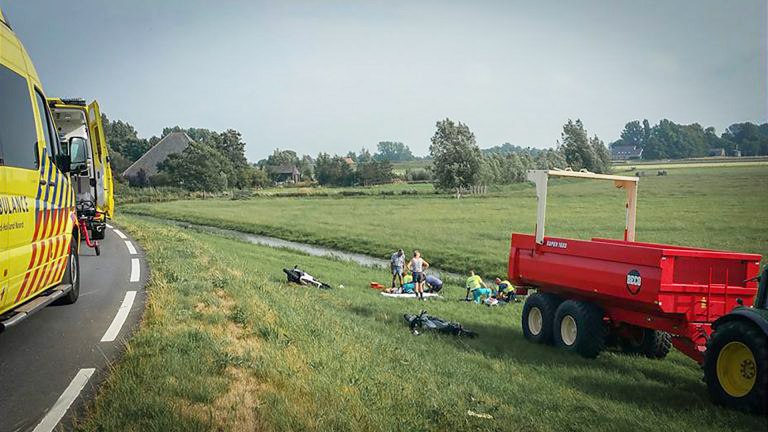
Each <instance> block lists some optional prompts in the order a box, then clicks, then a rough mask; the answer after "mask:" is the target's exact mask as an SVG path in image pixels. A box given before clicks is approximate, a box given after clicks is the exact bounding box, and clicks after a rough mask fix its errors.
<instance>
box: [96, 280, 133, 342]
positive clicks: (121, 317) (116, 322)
mask: <svg viewBox="0 0 768 432" xmlns="http://www.w3.org/2000/svg"><path fill="white" fill-rule="evenodd" d="M135 298H136V291H126V293H125V298H124V299H123V304H121V305H120V309H118V310H117V314H116V315H115V319H113V320H112V324H110V325H109V328H108V329H107V332H106V333H104V337H103V338H101V341H102V342H112V341H114V340H115V339H116V338H117V334H118V333H120V329H121V328H123V324H125V319H126V318H128V312H130V311H131V306H133V300H134V299H135Z"/></svg>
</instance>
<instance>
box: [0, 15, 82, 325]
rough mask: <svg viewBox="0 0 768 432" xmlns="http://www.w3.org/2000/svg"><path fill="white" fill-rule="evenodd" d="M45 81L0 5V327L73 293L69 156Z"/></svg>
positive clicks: (75, 237)
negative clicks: (63, 148)
mask: <svg viewBox="0 0 768 432" xmlns="http://www.w3.org/2000/svg"><path fill="white" fill-rule="evenodd" d="M62 147H63V145H62V143H61V142H60V140H59V137H58V133H57V130H56V127H55V125H54V121H53V117H52V115H51V112H50V110H49V109H48V104H47V101H46V98H45V94H44V93H43V87H42V85H41V84H40V80H39V79H38V77H37V72H36V71H35V67H34V65H33V64H32V61H31V60H30V58H29V56H28V55H27V52H26V51H25V50H24V47H23V46H22V44H21V42H20V41H19V40H18V38H17V37H16V35H15V34H14V33H13V30H12V29H11V27H10V26H9V25H8V23H7V21H6V19H5V18H4V16H3V13H2V11H0V331H2V330H4V329H5V328H6V327H8V326H11V325H14V324H16V323H18V322H19V321H21V320H23V319H24V318H26V317H27V316H29V315H30V314H32V313H33V312H35V311H37V310H39V309H41V308H43V307H44V306H46V305H47V304H49V303H51V302H53V301H56V300H58V301H59V302H62V303H74V302H75V301H76V300H77V297H78V294H79V284H80V262H79V259H78V245H79V229H78V221H77V213H76V209H75V194H74V191H73V188H72V183H71V181H70V176H69V171H70V159H69V156H68V154H67V153H66V152H64V151H62Z"/></svg>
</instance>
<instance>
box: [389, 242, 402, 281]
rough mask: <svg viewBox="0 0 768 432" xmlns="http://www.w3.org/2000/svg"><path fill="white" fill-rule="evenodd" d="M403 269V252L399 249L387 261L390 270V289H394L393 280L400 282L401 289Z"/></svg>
mask: <svg viewBox="0 0 768 432" xmlns="http://www.w3.org/2000/svg"><path fill="white" fill-rule="evenodd" d="M403 267H405V252H403V250H402V249H399V250H398V251H397V252H395V253H393V254H392V256H391V257H390V259H389V268H390V270H392V288H394V287H395V279H396V278H398V279H399V280H400V288H402V287H403Z"/></svg>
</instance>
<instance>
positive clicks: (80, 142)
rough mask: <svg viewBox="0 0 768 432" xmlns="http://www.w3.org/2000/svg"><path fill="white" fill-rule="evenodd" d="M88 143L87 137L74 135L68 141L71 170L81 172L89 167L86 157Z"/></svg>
mask: <svg viewBox="0 0 768 432" xmlns="http://www.w3.org/2000/svg"><path fill="white" fill-rule="evenodd" d="M86 149H87V143H86V141H85V138H82V137H72V138H70V139H69V141H68V142H67V151H66V153H67V156H68V159H69V167H70V169H69V172H73V173H80V172H82V171H85V170H87V169H88V160H87V157H86Z"/></svg>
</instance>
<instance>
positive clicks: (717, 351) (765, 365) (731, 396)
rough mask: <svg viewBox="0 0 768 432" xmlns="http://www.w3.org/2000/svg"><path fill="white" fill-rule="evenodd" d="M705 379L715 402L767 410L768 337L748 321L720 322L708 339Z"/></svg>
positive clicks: (745, 408)
mask: <svg viewBox="0 0 768 432" xmlns="http://www.w3.org/2000/svg"><path fill="white" fill-rule="evenodd" d="M704 380H705V381H706V382H707V389H708V390H709V394H710V396H711V397H712V399H713V400H714V402H715V403H717V404H720V405H725V406H727V407H729V408H733V409H737V410H741V411H747V412H763V413H767V412H768V337H767V336H766V335H765V334H764V333H763V332H762V331H760V330H759V329H758V328H757V326H755V325H754V324H752V323H750V322H746V321H730V322H726V323H724V324H722V325H720V326H719V327H718V328H717V330H716V331H715V333H714V334H713V335H712V337H711V338H710V339H709V342H707V351H706V354H705V357H704Z"/></svg>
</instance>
